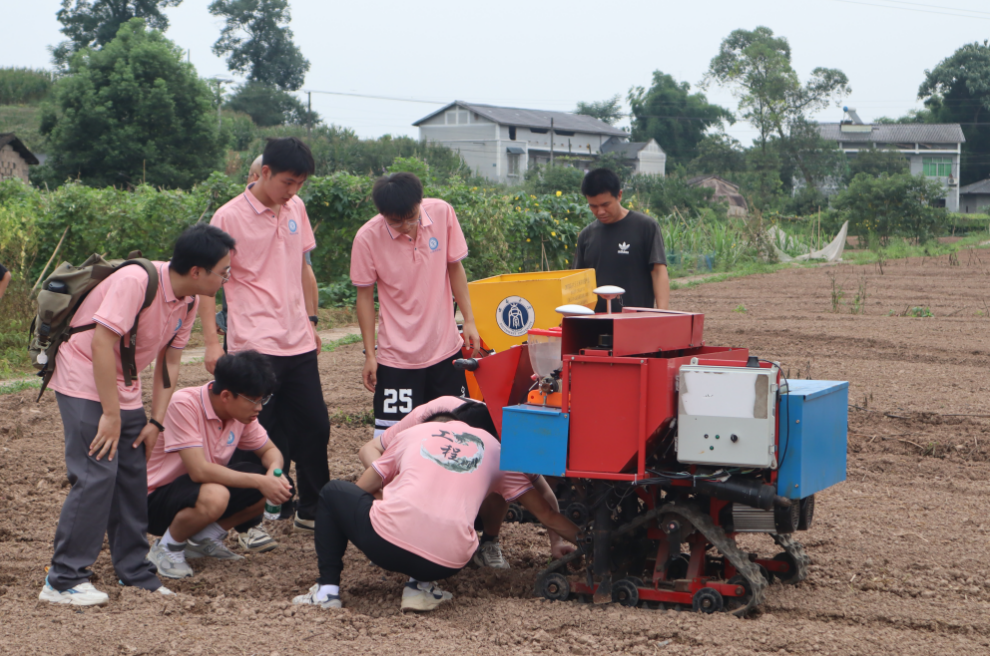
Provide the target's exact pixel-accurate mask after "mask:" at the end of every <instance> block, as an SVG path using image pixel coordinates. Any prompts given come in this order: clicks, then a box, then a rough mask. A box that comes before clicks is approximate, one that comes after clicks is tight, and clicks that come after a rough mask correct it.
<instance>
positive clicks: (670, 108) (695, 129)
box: [628, 71, 735, 164]
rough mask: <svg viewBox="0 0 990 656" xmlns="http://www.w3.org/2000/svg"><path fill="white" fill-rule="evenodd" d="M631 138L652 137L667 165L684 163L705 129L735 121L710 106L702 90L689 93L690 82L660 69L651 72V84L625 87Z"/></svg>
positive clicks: (703, 135)
mask: <svg viewBox="0 0 990 656" xmlns="http://www.w3.org/2000/svg"><path fill="white" fill-rule="evenodd" d="M628 98H629V106H630V107H631V111H632V139H633V141H648V140H649V139H656V142H657V143H658V144H660V147H661V148H663V150H664V152H665V153H667V159H668V163H669V164H686V163H687V162H688V161H689V160H690V159H691V158H692V157H694V156H695V155H696V154H697V148H698V144H699V143H700V142H701V140H702V139H704V138H705V132H706V131H707V130H708V129H709V128H711V127H713V126H718V125H721V124H722V122H723V121H725V122H727V123H730V124H731V123H733V122H735V118H734V117H733V116H732V112H730V111H729V110H727V109H725V108H724V107H720V106H719V105H713V104H711V103H709V102H708V99H707V98H706V97H705V94H703V93H691V85H690V84H688V83H687V82H680V83H678V82H677V81H676V80H675V79H674V78H673V77H671V76H670V75H667V74H665V73H663V72H662V71H654V72H653V85H652V86H651V87H650V88H649V89H646V88H644V87H634V88H632V89H630V90H629V96H628Z"/></svg>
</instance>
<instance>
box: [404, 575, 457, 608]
mask: <svg viewBox="0 0 990 656" xmlns="http://www.w3.org/2000/svg"><path fill="white" fill-rule="evenodd" d="M453 598H454V595H452V594H450V593H449V592H444V591H443V590H441V589H440V588H438V587H437V584H436V583H423V582H420V583H419V584H416V583H413V582H412V581H409V582H408V583H406V586H405V587H404V588H402V610H403V611H407V610H412V611H416V612H420V613H425V612H428V611H431V610H433V609H434V608H436V607H437V606H439V605H440V604H442V603H443V602H445V601H450V600H451V599H453Z"/></svg>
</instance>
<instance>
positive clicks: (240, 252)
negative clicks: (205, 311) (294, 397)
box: [210, 187, 316, 355]
mask: <svg viewBox="0 0 990 656" xmlns="http://www.w3.org/2000/svg"><path fill="white" fill-rule="evenodd" d="M210 225H215V226H216V227H218V228H220V229H221V230H223V231H224V232H226V233H227V234H229V235H230V236H231V237H233V238H234V240H235V241H236V242H237V245H236V246H235V247H234V248H235V250H234V252H232V253H231V257H230V280H229V281H227V283H226V284H225V285H224V294H226V295H227V326H228V331H227V351H228V352H230V353H237V352H238V351H246V350H248V349H254V350H256V351H259V352H261V353H266V354H268V355H299V354H301V353H309V352H310V351H312V350H314V349H315V348H316V344H315V343H314V341H313V332H312V327H311V324H310V322H309V318H308V317H309V315H308V314H307V313H306V301H305V298H304V297H303V286H302V266H303V257H304V254H305V253H306V252H307V251H311V250H313V249H314V248H316V238H315V237H314V236H313V228H312V227H311V226H310V224H309V216H308V215H307V214H306V205H305V204H304V203H303V202H302V200H300V199H299V198H298V197H295V198H293V199H292V200H291V201H289V202H288V203H286V204H285V205H283V206H282V209H281V210H280V211H279V215H278V217H276V216H275V214H274V213H273V212H272V211H271V210H270V209H268V208H267V207H265V206H264V205H262V204H261V202H260V201H258V199H257V198H255V197H254V194H252V193H251V191H250V187H249V188H248V190H246V191H245V192H244V193H243V194H241V195H239V196H237V197H236V198H233V199H231V200H230V201H229V202H228V203H227V204H226V205H224V206H223V207H221V208H220V209H219V210H217V213H216V214H214V215H213V218H212V219H211V220H210Z"/></svg>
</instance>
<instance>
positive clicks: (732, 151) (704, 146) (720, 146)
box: [688, 132, 746, 177]
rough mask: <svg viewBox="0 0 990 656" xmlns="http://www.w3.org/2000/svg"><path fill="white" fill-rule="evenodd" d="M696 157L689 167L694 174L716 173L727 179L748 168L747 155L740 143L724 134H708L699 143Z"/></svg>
mask: <svg viewBox="0 0 990 656" xmlns="http://www.w3.org/2000/svg"><path fill="white" fill-rule="evenodd" d="M695 152H696V155H695V157H694V159H692V160H691V163H690V164H689V165H688V170H690V171H691V172H693V173H698V174H706V173H714V174H716V175H720V176H722V177H725V176H726V175H730V174H732V173H735V172H737V171H742V170H743V169H745V168H746V153H745V152H744V151H743V148H742V145H741V144H740V143H739V141H738V140H737V139H735V138H733V137H730V136H729V135H727V134H725V133H724V132H715V133H713V134H706V135H705V137H704V138H703V139H702V140H701V141H699V142H698V145H697V147H696V149H695Z"/></svg>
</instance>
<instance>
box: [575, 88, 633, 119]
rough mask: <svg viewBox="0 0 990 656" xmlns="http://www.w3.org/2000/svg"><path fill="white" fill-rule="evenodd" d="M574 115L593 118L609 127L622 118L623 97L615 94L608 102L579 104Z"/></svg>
mask: <svg viewBox="0 0 990 656" xmlns="http://www.w3.org/2000/svg"><path fill="white" fill-rule="evenodd" d="M574 113H575V114H583V115H585V116H592V117H594V118H597V119H598V120H600V121H605V122H606V123H608V124H609V125H614V124H615V122H616V121H618V120H619V119H620V118H622V96H620V95H619V94H615V95H614V96H612V97H611V98H609V99H608V100H599V101H596V102H587V103H586V102H579V103H578V104H577V109H575V110H574Z"/></svg>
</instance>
